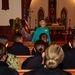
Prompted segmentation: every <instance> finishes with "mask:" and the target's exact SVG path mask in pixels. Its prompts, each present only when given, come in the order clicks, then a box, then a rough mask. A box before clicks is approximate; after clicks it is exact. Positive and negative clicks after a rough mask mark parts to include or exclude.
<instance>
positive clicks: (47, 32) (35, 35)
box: [32, 27, 51, 44]
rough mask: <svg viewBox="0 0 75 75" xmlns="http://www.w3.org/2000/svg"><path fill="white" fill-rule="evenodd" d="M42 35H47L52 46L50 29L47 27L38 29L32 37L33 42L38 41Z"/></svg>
mask: <svg viewBox="0 0 75 75" xmlns="http://www.w3.org/2000/svg"><path fill="white" fill-rule="evenodd" d="M41 33H46V34H47V36H48V43H49V44H51V38H50V32H49V29H48V28H47V27H45V28H42V27H38V28H37V29H36V30H35V32H34V35H33V37H32V42H36V41H37V40H39V36H40V34H41Z"/></svg>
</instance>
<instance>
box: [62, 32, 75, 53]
mask: <svg viewBox="0 0 75 75" xmlns="http://www.w3.org/2000/svg"><path fill="white" fill-rule="evenodd" d="M74 36H75V31H73V32H72V35H71V38H70V40H69V42H68V43H67V44H64V45H63V46H62V48H63V50H64V52H67V51H69V50H70V49H71V48H72V46H71V43H72V40H73V37H74Z"/></svg>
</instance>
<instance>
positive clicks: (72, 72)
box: [64, 69, 75, 75]
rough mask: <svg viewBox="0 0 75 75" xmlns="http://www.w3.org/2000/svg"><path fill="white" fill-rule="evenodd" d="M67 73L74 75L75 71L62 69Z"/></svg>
mask: <svg viewBox="0 0 75 75" xmlns="http://www.w3.org/2000/svg"><path fill="white" fill-rule="evenodd" d="M64 70H65V71H67V72H70V73H71V74H72V75H75V69H64Z"/></svg>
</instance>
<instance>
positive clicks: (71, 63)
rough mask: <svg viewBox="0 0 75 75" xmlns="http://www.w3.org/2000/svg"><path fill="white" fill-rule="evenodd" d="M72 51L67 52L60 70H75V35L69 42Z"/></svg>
mask: <svg viewBox="0 0 75 75" xmlns="http://www.w3.org/2000/svg"><path fill="white" fill-rule="evenodd" d="M69 46H70V49H69V50H68V51H66V52H65V58H64V61H63V62H62V64H61V65H60V68H63V69H75V60H74V58H75V35H74V36H72V39H71V41H70V42H69Z"/></svg>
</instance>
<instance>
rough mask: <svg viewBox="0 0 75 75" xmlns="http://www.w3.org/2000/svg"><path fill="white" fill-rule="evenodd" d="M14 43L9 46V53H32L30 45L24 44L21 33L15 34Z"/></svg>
mask: <svg viewBox="0 0 75 75" xmlns="http://www.w3.org/2000/svg"><path fill="white" fill-rule="evenodd" d="M13 38H14V43H13V45H12V46H11V47H9V48H8V53H11V54H14V55H30V50H29V48H28V47H26V46H24V45H23V37H22V34H21V33H16V34H14V37H13Z"/></svg>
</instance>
